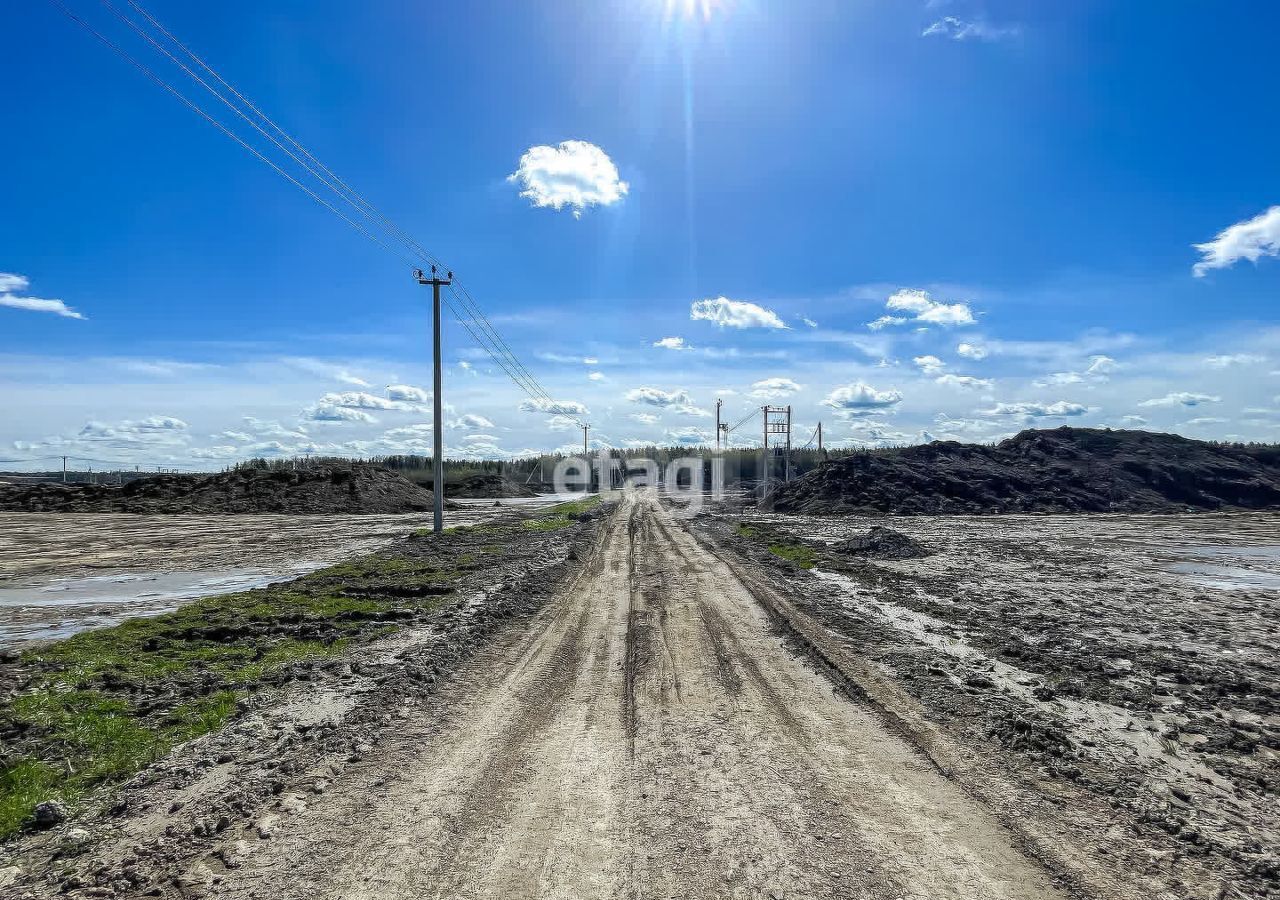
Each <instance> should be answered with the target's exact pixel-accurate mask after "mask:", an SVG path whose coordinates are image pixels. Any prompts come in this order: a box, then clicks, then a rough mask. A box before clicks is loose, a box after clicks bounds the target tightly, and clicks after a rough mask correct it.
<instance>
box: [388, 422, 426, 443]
mask: <svg viewBox="0 0 1280 900" xmlns="http://www.w3.org/2000/svg"><path fill="white" fill-rule="evenodd" d="M431 431H432V428H431V423H430V422H420V423H418V424H417V425H404V426H402V427H400V428H388V429H387V430H386V431H384V432H383V433H382V436H383V437H384V438H387V439H388V440H394V441H401V440H426V439H427V438H429V437H431Z"/></svg>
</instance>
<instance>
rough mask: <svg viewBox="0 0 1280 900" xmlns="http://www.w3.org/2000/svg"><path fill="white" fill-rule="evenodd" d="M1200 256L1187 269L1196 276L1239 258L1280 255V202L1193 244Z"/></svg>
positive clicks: (1224, 266)
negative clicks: (1209, 238)
mask: <svg viewBox="0 0 1280 900" xmlns="http://www.w3.org/2000/svg"><path fill="white" fill-rule="evenodd" d="M1194 246H1195V249H1196V250H1198V251H1199V252H1200V255H1201V257H1202V258H1201V260H1200V261H1199V262H1198V263H1196V264H1195V265H1194V266H1193V267H1192V269H1191V271H1192V273H1193V274H1194V275H1195V276H1196V277H1197V278H1202V277H1204V274H1205V273H1206V272H1208V271H1209V270H1210V269H1225V268H1228V267H1230V266H1233V265H1235V264H1236V263H1237V262H1239V261H1240V260H1242V259H1247V260H1249V262H1253V263H1256V262H1257V261H1258V260H1259V259H1260V258H1262V257H1263V256H1277V255H1280V206H1273V207H1271V208H1270V209H1268V210H1267V211H1266V212H1264V213H1262V214H1261V215H1259V216H1255V217H1254V218H1252V219H1250V220H1248V221H1247V222H1237V223H1236V224H1235V225H1232V226H1231V227H1230V228H1227V229H1226V230H1225V231H1223V232H1221V233H1220V234H1219V235H1218V236H1217V237H1216V238H1214V239H1213V240H1211V241H1207V242H1205V243H1203V244H1195V245H1194Z"/></svg>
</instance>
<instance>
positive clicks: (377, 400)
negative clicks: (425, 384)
mask: <svg viewBox="0 0 1280 900" xmlns="http://www.w3.org/2000/svg"><path fill="white" fill-rule="evenodd" d="M396 387H405V385H396ZM410 390H416V388H410ZM387 391H388V393H390V392H391V388H388V389H387ZM320 404H321V405H323V406H340V407H345V408H347V409H404V407H403V406H402V405H401V404H400V403H398V402H397V401H395V400H387V399H385V398H383V397H377V396H374V395H373V394H368V393H365V392H364V391H338V392H336V393H328V394H325V395H324V396H323V397H321V398H320Z"/></svg>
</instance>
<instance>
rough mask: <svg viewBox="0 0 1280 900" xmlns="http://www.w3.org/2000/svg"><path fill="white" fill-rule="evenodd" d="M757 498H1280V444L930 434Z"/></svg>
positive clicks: (1155, 507)
mask: <svg viewBox="0 0 1280 900" xmlns="http://www.w3.org/2000/svg"><path fill="white" fill-rule="evenodd" d="M763 505H765V506H766V507H767V508H770V509H774V510H776V511H778V512H787V513H812V514H821V515H826V514H841V513H847V514H859V513H860V514H877V513H896V514H899V515H937V514H974V513H1024V512H1029V513H1063V512H1149V513H1157V512H1183V511H1187V510H1214V509H1270V508H1280V448H1276V447H1244V446H1239V445H1220V444H1211V443H1207V442H1205V441H1196V440H1191V439H1190V438H1184V437H1180V436H1178V435H1174V434H1157V433H1153V432H1146V431H1111V430H1104V429H1093V428H1069V427H1065V426H1064V427H1062V428H1057V429H1052V430H1043V431H1036V430H1028V431H1023V432H1022V433H1020V434H1018V435H1016V436H1014V437H1012V438H1009V439H1008V440H1004V441H1001V442H1000V443H999V444H996V445H994V446H982V445H976V444H960V443H957V442H955V441H934V442H933V443H931V444H925V445H922V446H917V447H903V448H896V449H887V450H872V451H866V452H861V453H856V454H853V455H851V456H845V457H841V458H838V459H834V460H832V461H830V462H828V463H825V464H823V465H822V466H819V467H818V468H817V469H815V470H813V471H812V472H809V473H808V474H806V475H805V476H804V477H803V478H800V479H798V480H796V481H793V482H791V483H790V484H787V485H783V486H782V487H780V488H779V489H778V490H777V491H776V492H775V493H774V494H773V495H772V496H771V497H770V498H768V500H767V501H766V502H765V504H763Z"/></svg>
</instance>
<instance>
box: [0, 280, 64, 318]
mask: <svg viewBox="0 0 1280 900" xmlns="http://www.w3.org/2000/svg"><path fill="white" fill-rule="evenodd" d="M30 284H31V282H30V281H29V280H28V279H27V277H26V276H25V275H15V274H13V273H11V272H0V306H7V307H9V308H10V309H25V310H27V311H28V312H47V313H53V314H54V315H55V316H62V317H63V318H64V319H83V318H84V316H83V315H81V314H80V313H78V312H76V311H75V310H74V309H72V308H71V307H69V306H67V304H65V303H63V302H62V301H61V300H45V299H42V298H40V297H19V296H17V295H16V294H15V291H16V292H22V291H25V290H26V289H27V287H28V285H30Z"/></svg>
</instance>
